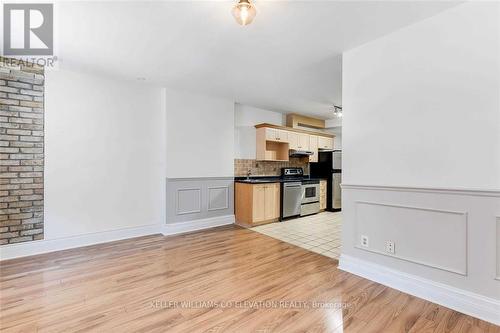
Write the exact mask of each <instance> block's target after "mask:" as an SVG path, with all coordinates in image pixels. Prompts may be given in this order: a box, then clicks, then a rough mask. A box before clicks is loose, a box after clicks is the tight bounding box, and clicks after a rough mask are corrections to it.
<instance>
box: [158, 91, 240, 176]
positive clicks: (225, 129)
mask: <svg viewBox="0 0 500 333" xmlns="http://www.w3.org/2000/svg"><path fill="white" fill-rule="evenodd" d="M164 94H165V104H166V106H165V107H166V114H167V160H168V163H167V177H168V178H194V177H233V175H234V168H233V165H234V151H233V150H234V130H233V128H234V103H233V101H230V100H225V99H220V98H213V97H208V96H203V95H196V94H191V93H187V92H181V91H173V90H168V89H166V90H164Z"/></svg>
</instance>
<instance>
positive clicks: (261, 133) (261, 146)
mask: <svg viewBox="0 0 500 333" xmlns="http://www.w3.org/2000/svg"><path fill="white" fill-rule="evenodd" d="M256 137H257V142H256V159H257V160H258V161H288V160H289V154H288V150H289V148H288V142H287V141H288V132H287V131H285V130H280V129H276V128H266V127H262V128H258V129H257V135H256Z"/></svg>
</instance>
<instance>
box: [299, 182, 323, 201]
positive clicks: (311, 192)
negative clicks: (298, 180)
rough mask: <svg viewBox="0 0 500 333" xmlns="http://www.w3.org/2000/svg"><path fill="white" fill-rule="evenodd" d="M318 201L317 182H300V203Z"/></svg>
mask: <svg viewBox="0 0 500 333" xmlns="http://www.w3.org/2000/svg"><path fill="white" fill-rule="evenodd" d="M318 201H319V184H302V203H303V204H305V203H310V202H318Z"/></svg>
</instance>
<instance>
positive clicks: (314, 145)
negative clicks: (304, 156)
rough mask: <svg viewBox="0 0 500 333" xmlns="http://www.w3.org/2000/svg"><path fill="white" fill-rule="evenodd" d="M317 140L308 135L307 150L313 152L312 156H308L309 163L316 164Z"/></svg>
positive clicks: (314, 136)
mask: <svg viewBox="0 0 500 333" xmlns="http://www.w3.org/2000/svg"><path fill="white" fill-rule="evenodd" d="M318 140H319V137H318V136H316V135H309V150H310V151H312V152H313V154H312V155H311V156H309V162H318Z"/></svg>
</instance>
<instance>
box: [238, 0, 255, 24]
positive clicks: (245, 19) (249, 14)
mask: <svg viewBox="0 0 500 333" xmlns="http://www.w3.org/2000/svg"><path fill="white" fill-rule="evenodd" d="M256 14H257V11H256V10H255V7H254V6H253V5H252V4H251V3H250V2H249V1H248V0H240V2H239V3H238V4H237V5H236V6H234V8H233V16H234V18H235V19H236V22H238V24H240V25H248V24H250V23H252V21H253V19H254V17H255V15H256Z"/></svg>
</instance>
